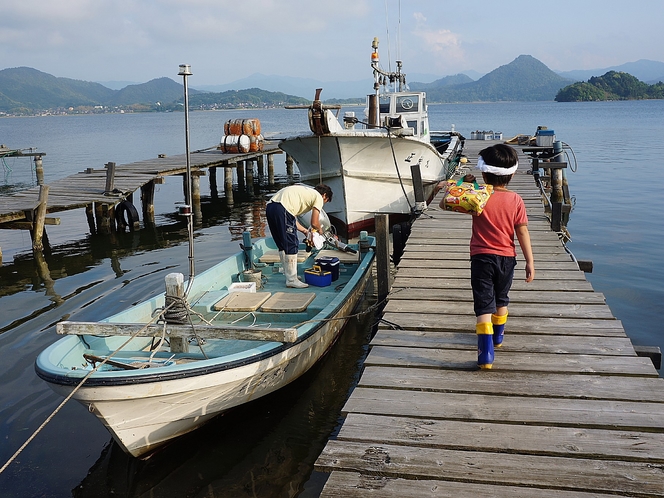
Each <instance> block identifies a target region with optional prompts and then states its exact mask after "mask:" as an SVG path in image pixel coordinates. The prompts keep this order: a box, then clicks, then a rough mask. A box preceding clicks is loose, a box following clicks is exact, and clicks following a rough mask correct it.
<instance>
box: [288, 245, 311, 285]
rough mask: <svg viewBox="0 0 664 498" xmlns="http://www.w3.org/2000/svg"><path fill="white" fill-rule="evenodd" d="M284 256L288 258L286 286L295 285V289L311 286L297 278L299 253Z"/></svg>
mask: <svg viewBox="0 0 664 498" xmlns="http://www.w3.org/2000/svg"><path fill="white" fill-rule="evenodd" d="M284 257H285V259H286V266H284V274H285V275H286V287H293V288H295V289H303V288H305V287H309V284H307V283H304V282H302V281H300V280H299V279H298V278H297V254H285V256H284Z"/></svg>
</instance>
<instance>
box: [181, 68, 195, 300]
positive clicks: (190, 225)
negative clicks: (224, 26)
mask: <svg viewBox="0 0 664 498" xmlns="http://www.w3.org/2000/svg"><path fill="white" fill-rule="evenodd" d="M191 74H192V73H191V66H190V65H189V64H180V72H179V73H178V76H182V79H183V86H184V129H185V130H184V132H185V151H186V159H187V179H186V184H187V189H186V192H185V194H186V198H185V205H184V206H181V208H180V214H183V215H185V216H186V217H187V232H188V233H189V283H188V284H187V290H186V291H185V293H184V297H185V298H186V297H187V296H188V295H189V291H190V290H191V286H192V284H193V283H194V275H195V273H196V272H195V270H194V222H193V219H192V215H193V212H192V208H191V206H192V193H191V160H190V153H189V91H188V88H187V76H191Z"/></svg>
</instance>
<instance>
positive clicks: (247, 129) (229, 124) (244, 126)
mask: <svg viewBox="0 0 664 498" xmlns="http://www.w3.org/2000/svg"><path fill="white" fill-rule="evenodd" d="M224 134H226V135H249V136H250V137H251V136H254V137H255V136H258V135H260V134H261V122H260V120H259V119H257V118H251V119H229V120H228V121H226V123H225V124H224Z"/></svg>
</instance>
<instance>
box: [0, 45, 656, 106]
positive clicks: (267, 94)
mask: <svg viewBox="0 0 664 498" xmlns="http://www.w3.org/2000/svg"><path fill="white" fill-rule="evenodd" d="M609 70H615V71H620V72H626V73H629V74H631V75H632V76H635V77H636V78H637V79H639V80H641V81H645V82H647V83H655V82H657V81H659V80H664V63H662V62H656V61H648V60H640V61H636V62H631V63H627V64H623V65H622V66H617V67H616V68H613V69H610V68H607V69H598V70H594V71H568V72H561V73H556V72H554V71H552V70H551V69H549V68H548V67H547V66H546V65H544V64H543V63H542V62H540V61H538V60H537V59H535V58H534V57H532V56H530V55H521V56H519V57H517V58H516V59H515V60H514V61H512V62H511V63H509V64H506V65H504V66H500V67H499V68H497V69H495V70H493V71H491V72H490V73H488V74H486V75H484V76H482V77H481V78H479V79H477V80H474V79H473V78H471V77H470V76H468V75H467V74H457V75H452V76H446V77H444V78H441V79H437V80H435V81H431V82H427V83H418V82H413V78H410V79H409V81H410V82H411V83H410V85H409V86H410V88H411V89H412V90H425V91H426V92H427V97H428V100H429V102H470V101H507V100H509V101H532V100H554V98H555V97H556V95H557V93H558V91H559V90H560V89H562V88H564V87H566V86H568V85H570V84H572V83H574V82H575V81H580V80H582V79H588V78H589V77H586V75H587V74H591V73H592V74H591V76H600V75H602V74H604V73H606V72H607V71H609ZM475 74H476V73H475ZM657 74H660V75H661V76H662V77H657V76H653V75H657ZM417 76H421V77H423V79H424V78H426V79H429V80H430V79H431V78H432V76H431V75H417ZM115 83H117V82H115ZM108 84H109V85H111V86H114V84H113V83H112V82H109V83H108ZM190 85H191V83H190ZM119 86H120V85H118V86H117V87H116V88H113V89H112V88H109V87H108V86H104V85H102V84H100V83H93V82H87V81H80V80H74V79H69V78H58V77H55V76H52V75H50V74H47V73H44V72H41V71H38V70H36V69H32V68H28V67H18V68H9V69H3V70H0V112H2V113H5V114H30V113H34V112H42V111H47V110H56V109H57V110H58V112H109V111H110V112H114V111H117V110H118V109H129V110H132V111H143V112H145V111H169V110H177V109H181V108H182V107H181V106H182V95H183V89H182V84H181V83H177V82H176V81H174V80H172V79H170V78H166V77H163V78H157V79H154V80H151V81H148V82H147V83H142V84H130V85H126V86H124V87H122V88H119ZM194 86H195V85H194ZM372 86H373V80H372V79H366V80H359V81H350V82H348V81H346V82H343V81H336V82H321V81H318V80H315V79H305V78H293V77H284V76H266V75H262V74H258V73H257V74H254V75H252V76H249V77H247V78H244V79H242V80H237V81H234V82H232V83H229V84H227V85H217V86H203V87H200V88H190V106H191V107H192V108H194V109H195V108H200V109H217V108H230V107H243V106H244V107H264V106H283V105H287V104H288V105H294V104H306V103H307V102H309V101H310V100H312V99H313V96H314V92H315V89H316V88H323V93H322V94H321V97H322V98H323V100H337V101H338V100H339V99H346V100H349V99H353V100H354V101H355V102H360V101H363V100H364V98H365V96H366V94H367V93H370V92H371V89H372ZM213 90H214V91H213Z"/></svg>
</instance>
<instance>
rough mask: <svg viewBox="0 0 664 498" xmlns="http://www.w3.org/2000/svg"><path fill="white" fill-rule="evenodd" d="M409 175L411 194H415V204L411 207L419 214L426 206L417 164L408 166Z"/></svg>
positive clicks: (420, 174)
mask: <svg viewBox="0 0 664 498" xmlns="http://www.w3.org/2000/svg"><path fill="white" fill-rule="evenodd" d="M410 177H411V178H412V180H413V194H414V195H415V206H413V209H414V210H415V212H416V213H418V214H419V213H422V212H423V211H424V209H425V208H426V207H427V205H426V202H425V201H424V186H423V185H422V172H421V171H420V165H419V164H413V165H412V166H411V167H410Z"/></svg>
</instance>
